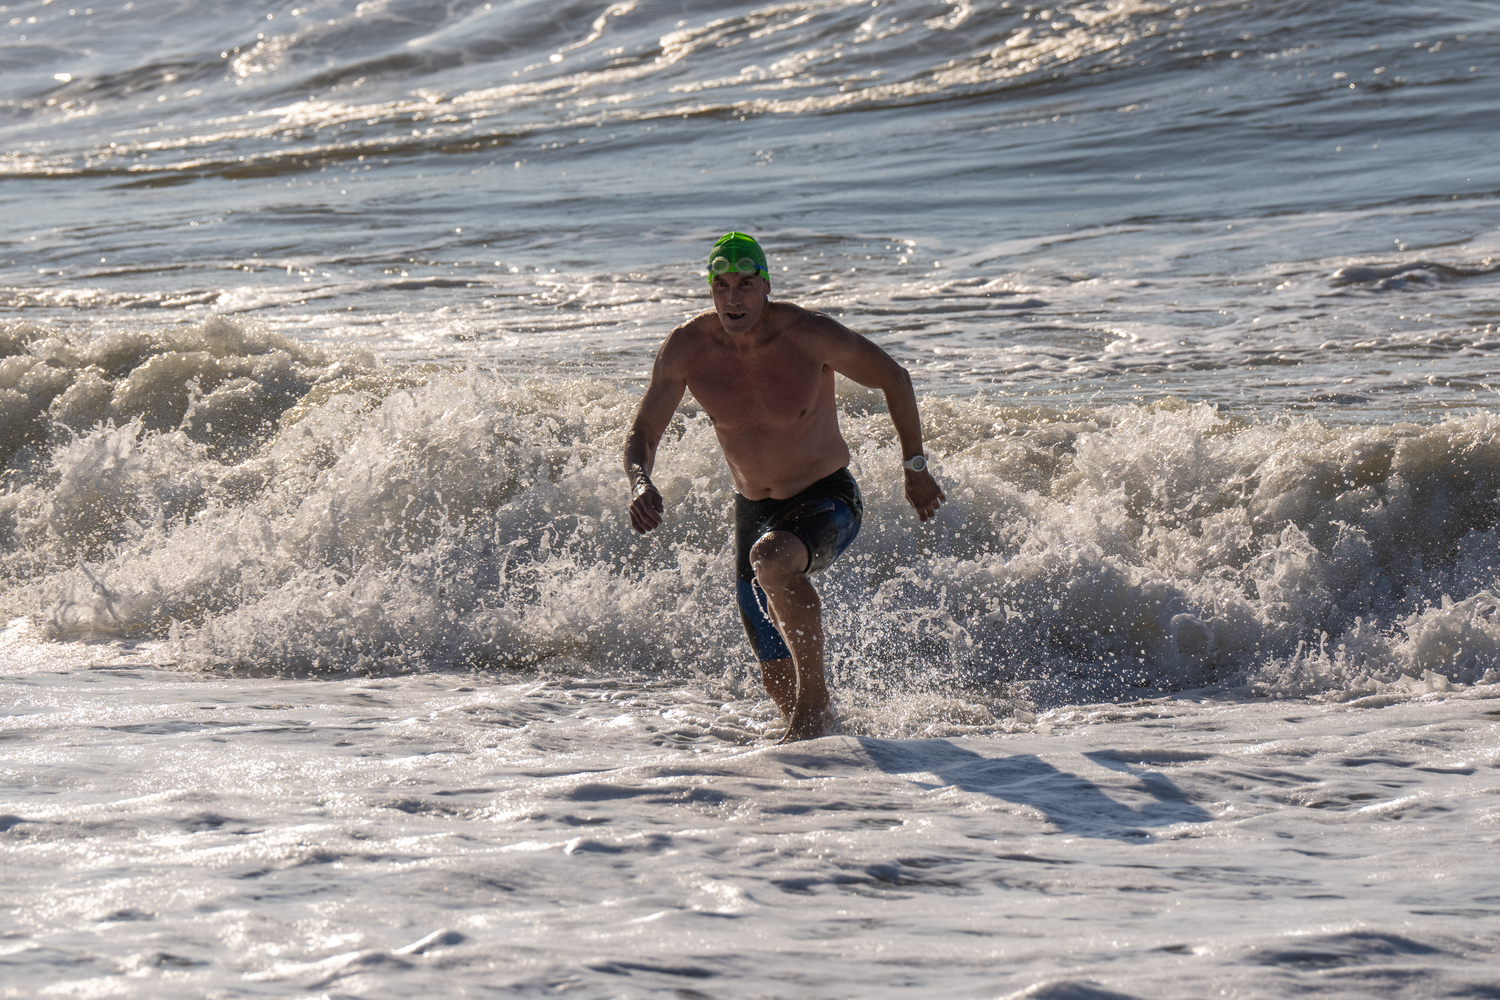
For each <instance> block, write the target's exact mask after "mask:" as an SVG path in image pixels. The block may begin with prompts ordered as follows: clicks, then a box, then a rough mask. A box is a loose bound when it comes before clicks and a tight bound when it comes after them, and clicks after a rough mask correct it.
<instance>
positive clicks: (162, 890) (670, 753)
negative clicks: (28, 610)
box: [3, 647, 1500, 998]
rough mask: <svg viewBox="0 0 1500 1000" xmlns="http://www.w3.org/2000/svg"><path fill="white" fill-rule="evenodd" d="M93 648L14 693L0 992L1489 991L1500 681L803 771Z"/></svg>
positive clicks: (1032, 724)
mask: <svg viewBox="0 0 1500 1000" xmlns="http://www.w3.org/2000/svg"><path fill="white" fill-rule="evenodd" d="M93 655H94V656H96V657H98V659H95V660H93V661H92V662H82V660H83V658H82V657H80V662H76V663H74V664H70V666H71V667H72V669H71V670H68V671H66V672H58V671H56V670H41V671H37V672H32V673H26V674H21V675H14V674H13V675H11V676H9V677H7V678H6V679H5V680H4V685H5V688H6V700H7V702H8V703H9V704H11V705H12V706H13V709H12V711H13V713H16V714H13V715H12V718H11V722H10V724H9V725H8V727H7V744H6V751H7V761H8V765H7V766H8V769H9V773H10V775H11V776H12V781H14V780H15V778H16V777H18V776H19V775H20V774H24V775H25V780H24V787H16V785H14V784H13V785H12V789H11V792H10V793H9V794H8V795H7V801H6V808H7V809H8V810H13V812H11V813H9V814H7V815H6V816H5V817H4V820H3V822H4V825H5V830H4V836H5V838H6V841H7V854H8V857H9V859H10V860H9V861H8V862H7V881H8V882H9V883H10V884H11V885H12V886H13V887H14V889H16V890H20V891H21V892H22V893H23V896H22V898H21V899H20V901H19V905H16V906H14V908H13V909H12V911H11V912H12V922H11V928H10V930H9V931H8V932H7V935H6V947H5V952H4V958H3V961H4V962H5V964H6V966H7V968H8V970H9V971H8V973H7V977H6V978H7V982H6V985H5V987H3V989H4V992H5V995H7V996H26V995H39V994H42V993H49V992H56V989H55V987H56V985H57V984H59V983H60V982H66V983H67V984H68V988H69V991H70V993H72V994H74V995H79V994H86V995H91V996H109V995H122V994H129V995H143V996H144V995H150V996H154V997H171V996H184V997H186V996H285V995H288V991H292V992H295V993H298V994H299V995H300V994H301V993H302V992H308V993H311V994H316V995H327V996H369V997H381V996H410V995H413V994H415V993H424V994H427V993H444V994H447V995H462V994H463V993H466V992H467V993H475V994H479V995H489V994H494V995H507V996H532V995H537V996H541V995H552V994H555V993H557V992H559V991H563V992H566V993H571V994H574V995H580V996H600V997H612V996H655V995H660V996H671V995H677V996H689V995H690V996H715V997H721V996H722V997H734V996H768V995H769V996H774V995H797V996H812V995H817V996H850V997H853V996H860V997H866V996H906V995H911V993H912V992H913V991H916V992H917V993H919V994H920V995H925V996H991V997H999V996H1011V995H1017V996H1019V995H1022V993H1023V992H1024V991H1029V992H1025V995H1026V996H1055V997H1063V996H1068V997H1091V998H1100V997H1114V996H1121V995H1124V996H1152V997H1184V998H1186V997H1199V996H1207V995H1224V996H1247V997H1248V996H1267V995H1287V994H1290V993H1310V994H1313V995H1340V996H1343V995H1347V996H1355V995H1363V996H1399V995H1410V994H1409V992H1408V991H1409V990H1410V989H1411V988H1412V986H1413V983H1414V981H1416V980H1420V981H1421V983H1422V986H1421V989H1422V991H1423V993H1424V994H1425V995H1432V996H1481V995H1485V991H1486V990H1488V989H1489V988H1490V987H1489V984H1490V983H1491V980H1492V975H1491V972H1492V970H1493V968H1494V966H1495V962H1496V947H1497V942H1496V940H1495V936H1494V935H1493V934H1492V933H1490V932H1489V931H1488V930H1487V929H1486V927H1487V924H1488V923H1490V922H1492V920H1493V917H1494V915H1495V913H1496V912H1500V911H1497V905H1496V904H1497V901H1500V883H1496V882H1495V879H1493V878H1490V877H1487V876H1486V875H1484V873H1485V872H1487V871H1488V870H1489V868H1490V866H1489V865H1488V864H1487V863H1486V860H1485V859H1486V858H1487V857H1488V854H1489V852H1490V851H1491V850H1493V847H1494V832H1493V829H1492V827H1493V821H1494V816H1495V804H1494V802H1493V799H1494V792H1495V784H1496V771H1495V768H1496V766H1497V763H1500V761H1497V758H1496V750H1495V747H1496V735H1497V734H1496V727H1497V724H1500V723H1497V717H1500V712H1497V710H1496V709H1494V707H1493V706H1494V705H1496V704H1500V702H1497V701H1496V700H1495V699H1496V696H1497V694H1500V688H1488V687H1487V688H1476V689H1473V690H1471V691H1469V692H1465V693H1463V694H1461V695H1455V694H1451V693H1449V694H1436V695H1426V696H1420V697H1416V698H1406V699H1401V700H1399V701H1396V703H1394V704H1391V703H1389V702H1390V701H1393V700H1395V699H1390V700H1387V702H1385V703H1381V702H1379V701H1371V702H1370V703H1367V704H1352V705H1315V704H1307V703H1295V704H1294V703H1284V702H1267V701H1264V700H1261V701H1240V702H1226V701H1223V700H1221V699H1214V698H1203V697H1196V696H1186V697H1176V698H1155V699H1142V700H1139V701H1135V702H1130V703H1121V704H1111V705H1092V706H1087V705H1080V706H1075V707H1069V708H1058V709H1053V710H1051V711H1048V712H1043V713H1041V714H1040V715H1038V716H1037V717H1035V718H1034V719H1031V720H1030V721H1027V722H1014V721H1013V722H1010V723H1008V724H1006V725H1004V726H990V727H987V728H980V727H968V731H967V732H966V733H964V734H961V735H955V734H945V732H944V726H945V725H946V723H945V721H944V720H943V714H944V713H942V712H941V711H940V710H936V711H934V712H933V714H932V716H931V717H930V718H929V720H928V723H927V727H926V732H923V728H922V726H921V725H920V724H918V725H916V726H914V727H913V728H912V730H909V731H908V732H906V733H905V734H904V735H903V736H902V737H901V738H894V737H891V736H855V735H845V736H834V737H828V738H825V739H822V740H818V741H814V742H812V743H808V744H800V745H797V746H790V747H778V746H771V745H768V744H767V742H766V740H765V739H764V736H765V734H766V732H767V730H768V729H773V728H774V726H775V722H774V721H773V719H772V713H771V712H770V711H769V710H768V707H767V705H766V703H765V701H764V699H759V698H747V697H743V695H742V693H737V692H730V691H726V690H724V689H722V688H720V687H717V686H715V685H711V684H709V685H704V684H692V683H685V682H682V681H671V680H662V679H656V678H651V677H643V676H618V677H599V676H591V677H563V676H550V677H548V676H531V677H526V678H506V677H504V676H497V675H494V674H492V673H484V674H478V675H460V674H442V675H423V676H409V677H402V678H394V679H370V680H365V681H359V682H345V681H340V682H335V683H330V682H316V681H306V680H303V681H279V680H271V679H247V680H239V681H229V680H223V679H203V678H185V677H183V676H182V675H181V674H180V673H179V672H176V671H170V670H163V669H162V668H161V667H159V666H156V667H153V666H152V665H151V664H150V663H149V661H150V660H152V659H154V658H155V657H156V656H157V655H158V651H156V650H153V649H151V648H146V647H136V648H130V647H94V651H93ZM136 660H143V661H148V662H145V663H142V664H141V665H140V666H132V661H136ZM1377 705H1378V706H1379V707H1376V706H1377ZM17 769H19V770H17ZM273 786H274V787H276V788H277V789H279V792H278V793H277V794H276V795H274V796H272V795H267V794H266V789H267V788H268V787H273ZM1226 913H1232V914H1233V917H1232V918H1226ZM64 970H66V972H64ZM60 977H61V978H60Z"/></svg>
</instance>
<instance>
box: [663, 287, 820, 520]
mask: <svg viewBox="0 0 1500 1000" xmlns="http://www.w3.org/2000/svg"><path fill="white" fill-rule="evenodd" d="M767 308H768V310H769V311H770V314H769V315H768V317H767V322H766V323H763V324H761V329H758V330H757V331H756V332H755V333H754V334H748V335H744V336H742V337H734V338H731V337H729V336H728V335H726V334H724V332H723V328H722V327H721V326H720V325H719V323H718V318H717V317H716V316H715V314H714V313H705V314H703V315H702V316H699V317H697V318H696V319H694V320H692V321H691V322H690V323H688V324H687V325H686V326H684V327H682V328H681V329H680V330H679V331H678V334H681V335H685V336H684V340H683V345H682V346H683V362H684V373H685V376H686V380H687V388H688V391H689V392H691V393H692V394H693V398H695V399H696V400H697V401H698V403H699V405H701V406H702V407H703V409H704V410H705V411H706V412H707V413H708V416H709V419H710V420H712V421H713V425H714V432H715V433H716V434H717V435H718V438H719V445H720V447H722V448H723V449H724V458H725V460H726V461H727V462H728V463H729V468H730V471H731V472H732V473H733V474H734V481H735V488H736V489H737V490H739V492H740V493H741V494H742V495H743V496H745V497H747V498H749V499H751V500H761V499H765V498H767V497H775V498H778V499H780V498H785V497H790V496H795V495H796V494H797V493H799V492H800V491H801V490H803V489H804V488H806V487H807V486H809V485H810V484H812V483H814V482H817V481H818V480H819V479H822V478H823V477H824V476H826V475H828V474H829V473H831V472H834V471H835V470H837V469H841V468H843V467H844V466H846V465H848V464H849V447H848V445H847V444H845V442H844V438H843V435H842V434H840V433H839V426H838V409H837V406H836V401H835V398H834V372H833V369H832V368H830V367H829V366H828V365H827V364H825V363H824V362H823V361H822V359H821V358H820V357H819V356H818V353H817V345H818V342H819V339H818V337H817V336H816V332H815V331H814V330H812V329H811V328H810V322H809V320H810V319H811V314H809V313H807V312H806V311H805V310H803V309H801V308H800V307H797V306H793V305H788V304H783V303H769V304H768V306H767ZM799 334H800V336H799Z"/></svg>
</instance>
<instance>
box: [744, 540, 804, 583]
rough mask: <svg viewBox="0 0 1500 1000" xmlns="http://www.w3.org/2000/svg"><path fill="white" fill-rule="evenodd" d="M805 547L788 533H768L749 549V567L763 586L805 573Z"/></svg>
mask: <svg viewBox="0 0 1500 1000" xmlns="http://www.w3.org/2000/svg"><path fill="white" fill-rule="evenodd" d="M808 558H809V556H808V551H807V546H806V545H805V544H803V542H802V539H800V538H798V537H797V536H796V535H794V534H792V533H791V532H790V531H768V532H766V533H765V534H764V535H761V536H760V538H758V539H756V541H755V544H754V545H752V546H751V547H750V565H751V567H753V568H754V570H755V578H756V579H757V580H759V581H760V582H761V585H762V586H764V585H765V584H767V583H770V584H772V585H775V584H776V583H777V582H779V581H782V580H786V579H788V578H790V577H793V576H796V575H797V574H799V573H804V572H806V571H807V562H808Z"/></svg>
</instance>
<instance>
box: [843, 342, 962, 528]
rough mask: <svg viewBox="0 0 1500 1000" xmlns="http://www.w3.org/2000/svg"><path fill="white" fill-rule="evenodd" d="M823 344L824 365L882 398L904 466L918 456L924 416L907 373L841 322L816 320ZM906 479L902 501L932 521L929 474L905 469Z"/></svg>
mask: <svg viewBox="0 0 1500 1000" xmlns="http://www.w3.org/2000/svg"><path fill="white" fill-rule="evenodd" d="M817 318H818V320H819V321H820V322H819V323H818V326H819V327H821V328H822V329H821V330H820V331H819V332H820V333H821V334H822V339H823V340H824V342H825V344H826V351H827V361H826V363H827V364H828V365H829V366H830V367H831V368H832V369H833V370H834V371H836V372H838V373H839V374H840V375H844V376H845V377H847V378H851V379H853V380H854V381H856V382H858V383H859V384H860V385H862V386H865V387H866V388H868V389H879V390H880V391H881V392H882V393H884V394H885V405H886V409H887V411H889V413H890V415H891V423H892V424H894V425H895V426H896V437H897V438H898V439H900V441H901V458H902V460H903V461H905V460H907V459H910V458H912V457H913V456H914V455H921V454H923V451H922V417H921V415H920V414H919V413H918V412H917V393H916V390H915V389H913V388H912V382H911V376H910V375H909V374H907V371H906V369H905V368H902V367H901V365H900V364H899V363H898V362H897V361H896V359H895V358H893V357H891V356H890V355H889V354H887V353H886V352H885V351H883V350H881V348H880V347H878V346H877V345H876V344H875V343H874V342H873V341H871V340H869V339H867V338H865V337H861V336H860V335H859V334H857V333H855V332H854V331H853V330H850V329H849V328H848V327H846V326H844V325H843V324H842V323H839V322H838V321H836V320H834V319H832V318H831V317H827V316H818V317H817ZM902 472H903V474H904V475H905V477H906V502H907V503H909V504H911V505H912V508H913V509H914V510H915V511H916V512H917V516H918V517H919V518H921V519H922V520H923V521H926V520H927V519H928V518H930V517H932V516H934V515H935V514H937V512H938V508H939V507H941V506H942V504H943V501H944V500H946V499H948V498H947V497H946V496H944V495H943V491H942V488H941V487H939V486H938V484H937V480H936V479H933V478H932V473H931V472H929V471H927V470H926V469H923V470H922V471H920V472H913V471H912V470H911V469H903V470H902Z"/></svg>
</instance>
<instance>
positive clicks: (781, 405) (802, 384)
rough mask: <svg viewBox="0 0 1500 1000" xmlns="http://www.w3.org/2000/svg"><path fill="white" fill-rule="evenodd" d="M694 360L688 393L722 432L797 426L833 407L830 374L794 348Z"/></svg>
mask: <svg viewBox="0 0 1500 1000" xmlns="http://www.w3.org/2000/svg"><path fill="white" fill-rule="evenodd" d="M695 360H696V362H697V363H695V364H694V365H692V367H691V368H690V370H689V372H688V379H687V383H688V391H689V392H691V393H692V394H693V398H695V399H696V400H698V403H699V404H700V405H701V406H702V407H703V409H704V410H706V411H707V412H708V415H709V417H710V419H712V420H713V422H714V426H715V427H717V428H718V429H719V430H720V431H721V432H724V431H732V430H736V429H740V428H752V429H755V430H757V431H761V432H764V431H768V430H772V429H774V428H776V427H791V426H796V425H798V424H800V423H802V422H803V421H805V420H807V419H808V418H809V417H815V416H816V415H818V414H820V413H822V412H824V411H827V410H830V409H831V408H832V406H833V372H832V371H831V370H828V369H827V368H825V367H824V366H823V365H822V364H821V363H819V362H817V361H815V360H813V359H812V358H810V357H809V356H808V355H807V354H805V353H804V352H801V351H798V350H796V349H795V348H792V349H784V348H783V349H778V350H767V351H757V352H751V353H747V354H744V355H737V354H720V355H718V356H717V357H715V356H710V355H705V356H704V357H702V358H699V359H695Z"/></svg>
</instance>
